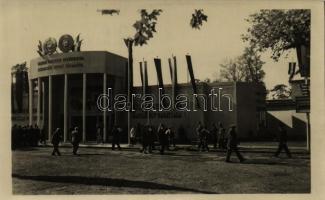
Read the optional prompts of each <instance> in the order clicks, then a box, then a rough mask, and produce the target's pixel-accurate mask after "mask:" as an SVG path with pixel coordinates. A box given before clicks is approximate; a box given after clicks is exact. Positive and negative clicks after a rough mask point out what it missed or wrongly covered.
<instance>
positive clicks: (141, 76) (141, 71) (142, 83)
mask: <svg viewBox="0 0 325 200" xmlns="http://www.w3.org/2000/svg"><path fill="white" fill-rule="evenodd" d="M139 64H140V78H141V85H142V87H143V86H144V82H143V69H142V62H139Z"/></svg>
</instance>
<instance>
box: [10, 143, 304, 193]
mask: <svg viewBox="0 0 325 200" xmlns="http://www.w3.org/2000/svg"><path fill="white" fill-rule="evenodd" d="M51 150H52V149H51V148H50V147H38V148H27V149H20V150H15V151H13V154H12V155H13V160H12V162H13V171H12V176H13V193H14V194H166V193H171V194H176V193H179V194H185V193H201V194H202V193H207V194H210V193H214V194H219V193H223V194H224V193H250V194H251V193H309V192H310V156H309V154H308V153H306V152H305V151H303V150H301V149H299V148H297V149H294V148H293V149H292V152H293V158H291V159H287V158H286V156H285V154H284V153H283V154H282V155H281V156H280V157H279V158H276V157H273V156H272V155H273V154H272V153H273V152H274V149H272V148H265V149H263V148H260V149H259V148H243V149H242V151H243V152H242V154H243V155H244V156H245V158H246V159H247V161H246V162H245V163H239V162H238V159H237V158H236V156H235V155H233V156H232V161H233V162H232V163H226V162H224V160H225V153H224V152H222V151H210V152H198V151H190V150H186V149H179V150H176V151H168V152H167V155H159V154H158V152H154V154H141V153H140V152H139V151H138V149H137V148H132V149H123V150H122V151H117V150H115V151H112V150H110V149H109V148H89V147H83V148H80V150H79V153H80V155H79V156H73V155H72V153H71V148H69V147H63V148H61V153H62V156H61V157H59V156H51V155H50V153H51Z"/></svg>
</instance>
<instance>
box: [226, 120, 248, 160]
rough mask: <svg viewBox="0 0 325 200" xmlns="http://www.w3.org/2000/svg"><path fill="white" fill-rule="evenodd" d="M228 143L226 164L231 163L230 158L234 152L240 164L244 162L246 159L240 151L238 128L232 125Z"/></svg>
mask: <svg viewBox="0 0 325 200" xmlns="http://www.w3.org/2000/svg"><path fill="white" fill-rule="evenodd" d="M227 138H228V141H227V157H226V162H230V156H231V153H232V152H233V151H234V152H235V153H236V155H237V157H238V159H239V161H240V162H244V161H245V159H244V158H243V156H242V155H241V154H240V153H239V151H238V147H237V145H238V140H237V133H236V126H235V125H232V126H231V127H230V129H229V132H228V135H227Z"/></svg>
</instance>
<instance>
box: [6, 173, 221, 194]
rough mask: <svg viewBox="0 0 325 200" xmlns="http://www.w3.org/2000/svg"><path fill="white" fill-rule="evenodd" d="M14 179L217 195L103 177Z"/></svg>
mask: <svg viewBox="0 0 325 200" xmlns="http://www.w3.org/2000/svg"><path fill="white" fill-rule="evenodd" d="M12 177H13V178H18V179H23V180H34V181H46V182H54V183H72V184H84V185H98V186H110V187H128V188H142V189H152V190H171V191H172V190H173V191H178V192H179V193H188V192H191V193H202V194H217V193H216V192H209V191H202V190H198V189H192V188H185V187H179V186H173V185H166V184H161V183H155V182H147V181H136V180H127V179H117V178H101V177H86V176H29V175H19V174H12Z"/></svg>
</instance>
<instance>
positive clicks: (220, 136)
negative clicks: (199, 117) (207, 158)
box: [196, 122, 227, 151]
mask: <svg viewBox="0 0 325 200" xmlns="http://www.w3.org/2000/svg"><path fill="white" fill-rule="evenodd" d="M196 134H197V137H198V139H199V145H198V149H199V151H205V150H206V151H209V146H208V144H209V142H210V139H212V143H213V147H214V148H219V149H226V148H227V137H226V130H225V128H224V127H223V125H222V123H221V122H219V123H218V126H217V125H216V124H215V123H213V124H212V128H211V130H208V129H207V127H206V126H204V125H202V124H201V122H199V123H198V126H197V128H196Z"/></svg>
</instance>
